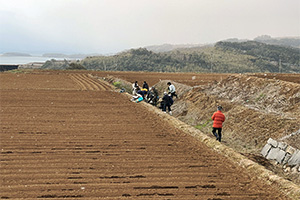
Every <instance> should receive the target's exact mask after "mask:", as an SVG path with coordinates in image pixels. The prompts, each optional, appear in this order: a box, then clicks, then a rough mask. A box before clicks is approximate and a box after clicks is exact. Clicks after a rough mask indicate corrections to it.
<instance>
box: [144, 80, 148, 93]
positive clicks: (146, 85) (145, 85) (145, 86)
mask: <svg viewBox="0 0 300 200" xmlns="http://www.w3.org/2000/svg"><path fill="white" fill-rule="evenodd" d="M143 88H145V89H147V91H149V86H148V83H147V82H146V81H144V84H143Z"/></svg>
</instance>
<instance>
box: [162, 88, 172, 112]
mask: <svg viewBox="0 0 300 200" xmlns="http://www.w3.org/2000/svg"><path fill="white" fill-rule="evenodd" d="M162 100H163V106H162V111H163V112H164V113H165V112H166V111H167V108H168V111H169V114H170V115H172V110H171V105H172V103H173V100H172V97H171V96H169V95H168V93H167V92H164V96H163V98H162Z"/></svg>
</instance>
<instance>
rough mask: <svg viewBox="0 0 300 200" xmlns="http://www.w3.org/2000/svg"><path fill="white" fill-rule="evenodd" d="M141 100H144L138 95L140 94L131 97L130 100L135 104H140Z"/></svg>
mask: <svg viewBox="0 0 300 200" xmlns="http://www.w3.org/2000/svg"><path fill="white" fill-rule="evenodd" d="M143 100H144V98H143V97H142V95H140V94H137V95H134V96H132V99H131V101H134V102H136V103H138V102H141V101H143Z"/></svg>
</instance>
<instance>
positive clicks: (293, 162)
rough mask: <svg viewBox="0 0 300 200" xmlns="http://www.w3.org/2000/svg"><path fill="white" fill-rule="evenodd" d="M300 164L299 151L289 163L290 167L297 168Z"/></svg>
mask: <svg viewBox="0 0 300 200" xmlns="http://www.w3.org/2000/svg"><path fill="white" fill-rule="evenodd" d="M299 164H300V150H297V151H295V152H294V153H293V155H292V156H291V158H290V159H289V161H288V165H289V166H296V165H299Z"/></svg>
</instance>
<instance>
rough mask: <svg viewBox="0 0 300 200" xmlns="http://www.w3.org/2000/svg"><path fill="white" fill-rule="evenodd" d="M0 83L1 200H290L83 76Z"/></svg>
mask: <svg viewBox="0 0 300 200" xmlns="http://www.w3.org/2000/svg"><path fill="white" fill-rule="evenodd" d="M100 75H101V74H100V73H99V74H98V76H100ZM124 76H126V75H124ZM170 78H171V77H170ZM181 78H183V77H181ZM157 79H159V77H157ZM0 81H1V84H0V92H1V93H0V95H1V99H0V100H1V102H0V103H1V108H0V114H1V133H0V134H1V135H0V137H1V138H0V139H1V154H0V156H1V157H0V168H1V171H0V174H1V186H0V198H1V199H26V198H28V199H61V198H64V199H189V200H190V199H215V200H216V199H219V200H220V199H243V200H244V199H272V200H273V199H288V198H287V197H286V196H285V194H283V193H281V192H280V191H279V190H278V189H277V188H276V187H273V186H271V185H270V184H267V183H264V182H262V181H261V180H259V179H257V178H256V177H253V176H252V175H250V174H248V173H247V172H246V171H244V170H243V168H240V167H238V166H237V165H236V164H234V163H232V162H231V161H230V160H229V159H227V158H226V157H224V156H222V155H221V154H219V153H217V152H215V151H213V150H212V149H210V148H208V147H207V146H206V145H204V144H202V143H200V142H198V141H197V140H195V139H194V138H193V137H192V136H190V135H187V134H185V133H184V132H182V131H180V130H179V129H177V128H176V127H173V126H172V125H171V124H169V123H166V122H165V121H163V120H162V119H161V117H160V116H159V115H157V114H154V113H151V112H148V111H147V110H146V109H145V107H144V106H143V104H136V103H133V102H130V101H129V98H128V97H127V96H126V95H123V94H120V93H118V92H115V91H113V90H112V89H111V87H110V86H109V85H107V83H105V82H103V81H101V80H99V79H95V78H93V76H91V75H89V74H88V73H86V72H74V73H67V72H63V73H60V72H39V71H38V72H31V73H22V74H12V73H2V74H0Z"/></svg>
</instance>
